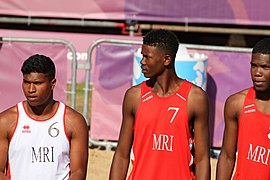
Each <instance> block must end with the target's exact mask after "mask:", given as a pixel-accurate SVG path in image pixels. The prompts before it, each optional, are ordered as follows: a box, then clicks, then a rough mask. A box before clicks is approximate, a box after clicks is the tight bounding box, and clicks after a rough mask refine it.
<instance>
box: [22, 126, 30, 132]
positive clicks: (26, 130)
mask: <svg viewBox="0 0 270 180" xmlns="http://www.w3.org/2000/svg"><path fill="white" fill-rule="evenodd" d="M22 133H31V130H30V126H29V125H24V126H23V129H22Z"/></svg>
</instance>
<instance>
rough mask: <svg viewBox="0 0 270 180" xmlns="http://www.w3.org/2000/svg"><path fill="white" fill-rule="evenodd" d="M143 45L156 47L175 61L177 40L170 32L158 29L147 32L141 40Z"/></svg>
mask: <svg viewBox="0 0 270 180" xmlns="http://www.w3.org/2000/svg"><path fill="white" fill-rule="evenodd" d="M143 44H145V45H149V46H155V47H158V48H160V49H162V50H163V51H164V52H165V53H168V54H169V55H170V56H171V57H172V58H173V59H175V56H176V53H177V51H178V47H179V40H178V38H177V36H176V35H175V34H174V33H173V32H172V31H169V30H164V29H159V30H152V31H150V32H148V33H147V34H146V35H145V36H144V38H143Z"/></svg>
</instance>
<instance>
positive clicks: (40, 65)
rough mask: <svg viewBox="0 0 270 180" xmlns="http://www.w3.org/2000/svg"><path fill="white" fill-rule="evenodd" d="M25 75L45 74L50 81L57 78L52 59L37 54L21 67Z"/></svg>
mask: <svg viewBox="0 0 270 180" xmlns="http://www.w3.org/2000/svg"><path fill="white" fill-rule="evenodd" d="M21 72H22V73H23V75H25V74H30V73H32V72H35V73H44V74H46V76H47V77H49V78H50V79H54V78H55V65H54V62H53V61H52V60H51V58H49V57H47V56H44V55H39V54H35V55H32V56H30V57H29V58H28V59H26V60H25V61H24V63H23V65H22V67H21Z"/></svg>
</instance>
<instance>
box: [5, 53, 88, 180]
mask: <svg viewBox="0 0 270 180" xmlns="http://www.w3.org/2000/svg"><path fill="white" fill-rule="evenodd" d="M21 72H22V74H23V79H22V90H23V92H24V95H25V97H26V100H25V101H21V102H19V103H18V104H16V105H14V106H12V107H10V108H8V109H7V110H5V111H3V112H2V113H0V179H1V180H5V179H12V180H13V179H15V180H26V179H27V180H37V179H39V180H52V179H55V180H67V179H69V180H83V179H85V178H86V172H87V162H88V129H87V125H86V123H85V120H84V118H83V116H82V115H81V114H80V113H78V112H77V111H75V110H74V109H72V108H70V107H68V106H66V105H65V104H64V103H62V102H59V101H57V100H54V99H53V90H54V87H55V85H56V79H55V65H54V63H53V61H52V60H51V59H50V58H49V57H47V56H44V55H39V54H36V55H33V56H30V57H29V58H28V59H27V60H26V61H24V63H23V65H22V68H21Z"/></svg>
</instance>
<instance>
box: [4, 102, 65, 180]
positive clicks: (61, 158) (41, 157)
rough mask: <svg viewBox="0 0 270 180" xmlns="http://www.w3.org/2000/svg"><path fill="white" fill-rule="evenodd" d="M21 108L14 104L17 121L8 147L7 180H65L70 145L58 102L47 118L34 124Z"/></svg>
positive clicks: (63, 115)
mask: <svg viewBox="0 0 270 180" xmlns="http://www.w3.org/2000/svg"><path fill="white" fill-rule="evenodd" d="M23 104H24V103H23V102H20V103H18V104H17V111H18V119H17V125H16V129H15V132H14V134H13V136H12V138H11V140H10V143H9V151H8V163H9V164H8V170H7V176H8V177H9V178H11V180H13V179H15V180H31V179H33V180H37V179H38V180H43V179H44V180H49V179H50V180H52V179H54V180H67V179H68V178H69V174H70V167H69V164H70V158H69V150H70V145H69V140H68V138H67V136H66V132H65V123H64V119H65V111H66V110H65V109H66V106H65V105H64V104H63V103H61V102H58V108H57V110H56V112H55V114H54V115H53V116H52V117H51V118H48V119H45V120H35V119H33V118H31V117H30V116H29V115H28V114H27V112H26V111H25V108H24V105H23Z"/></svg>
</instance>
